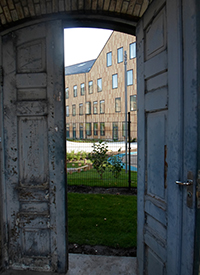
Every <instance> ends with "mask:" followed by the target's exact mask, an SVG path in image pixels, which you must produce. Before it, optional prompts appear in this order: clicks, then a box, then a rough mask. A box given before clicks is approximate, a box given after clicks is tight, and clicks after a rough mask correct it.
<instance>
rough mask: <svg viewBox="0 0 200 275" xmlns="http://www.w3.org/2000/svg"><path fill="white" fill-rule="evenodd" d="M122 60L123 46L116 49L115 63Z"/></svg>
mask: <svg viewBox="0 0 200 275" xmlns="http://www.w3.org/2000/svg"><path fill="white" fill-rule="evenodd" d="M121 62H123V47H121V48H119V49H117V63H121Z"/></svg>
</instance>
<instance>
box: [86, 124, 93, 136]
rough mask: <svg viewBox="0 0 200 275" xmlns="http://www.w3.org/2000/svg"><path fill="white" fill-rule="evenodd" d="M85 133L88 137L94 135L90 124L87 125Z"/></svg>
mask: <svg viewBox="0 0 200 275" xmlns="http://www.w3.org/2000/svg"><path fill="white" fill-rule="evenodd" d="M85 133H86V136H91V134H92V131H91V123H90V122H89V123H88V122H87V123H85Z"/></svg>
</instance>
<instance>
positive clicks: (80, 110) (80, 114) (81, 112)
mask: <svg viewBox="0 0 200 275" xmlns="http://www.w3.org/2000/svg"><path fill="white" fill-rule="evenodd" d="M82 115H83V103H80V104H79V116H82Z"/></svg>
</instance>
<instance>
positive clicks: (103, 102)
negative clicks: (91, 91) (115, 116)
mask: <svg viewBox="0 0 200 275" xmlns="http://www.w3.org/2000/svg"><path fill="white" fill-rule="evenodd" d="M104 113H105V101H104V100H101V101H100V114H104Z"/></svg>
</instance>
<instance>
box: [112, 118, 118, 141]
mask: <svg viewBox="0 0 200 275" xmlns="http://www.w3.org/2000/svg"><path fill="white" fill-rule="evenodd" d="M113 140H118V123H117V122H113Z"/></svg>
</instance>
